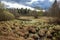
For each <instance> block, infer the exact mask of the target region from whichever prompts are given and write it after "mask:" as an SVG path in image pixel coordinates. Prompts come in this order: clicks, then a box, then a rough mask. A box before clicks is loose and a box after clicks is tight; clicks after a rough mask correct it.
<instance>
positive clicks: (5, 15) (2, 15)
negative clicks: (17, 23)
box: [0, 11, 15, 21]
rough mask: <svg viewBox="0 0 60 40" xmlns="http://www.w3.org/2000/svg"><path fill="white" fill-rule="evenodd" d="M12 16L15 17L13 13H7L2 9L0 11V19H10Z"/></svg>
mask: <svg viewBox="0 0 60 40" xmlns="http://www.w3.org/2000/svg"><path fill="white" fill-rule="evenodd" d="M14 18H15V17H14V15H13V14H11V13H9V12H8V11H2V12H1V13H0V21H7V20H12V19H14Z"/></svg>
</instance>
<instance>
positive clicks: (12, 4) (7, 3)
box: [2, 1, 35, 10]
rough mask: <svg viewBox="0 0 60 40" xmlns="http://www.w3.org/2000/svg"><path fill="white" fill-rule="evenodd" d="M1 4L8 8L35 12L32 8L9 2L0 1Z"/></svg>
mask: <svg viewBox="0 0 60 40" xmlns="http://www.w3.org/2000/svg"><path fill="white" fill-rule="evenodd" d="M2 3H4V4H5V5H8V6H9V7H8V8H24V9H25V8H27V9H31V10H35V9H34V8H32V7H29V6H25V5H22V4H18V3H11V2H6V1H2Z"/></svg>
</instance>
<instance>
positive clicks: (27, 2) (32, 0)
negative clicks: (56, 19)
mask: <svg viewBox="0 0 60 40" xmlns="http://www.w3.org/2000/svg"><path fill="white" fill-rule="evenodd" d="M0 1H1V2H2V3H4V4H5V5H6V7H7V8H28V9H32V10H33V9H34V7H40V8H43V9H47V8H49V7H51V5H52V4H53V3H54V0H0Z"/></svg>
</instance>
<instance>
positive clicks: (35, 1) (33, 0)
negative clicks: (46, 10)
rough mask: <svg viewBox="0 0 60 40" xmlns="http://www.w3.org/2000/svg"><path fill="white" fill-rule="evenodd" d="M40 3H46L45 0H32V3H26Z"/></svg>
mask: <svg viewBox="0 0 60 40" xmlns="http://www.w3.org/2000/svg"><path fill="white" fill-rule="evenodd" d="M38 1H40V2H44V1H45V0H31V1H30V2H26V4H32V3H38Z"/></svg>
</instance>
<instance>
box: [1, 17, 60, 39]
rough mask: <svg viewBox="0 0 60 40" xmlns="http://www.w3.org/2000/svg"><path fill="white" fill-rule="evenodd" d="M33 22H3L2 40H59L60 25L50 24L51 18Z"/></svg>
mask: <svg viewBox="0 0 60 40" xmlns="http://www.w3.org/2000/svg"><path fill="white" fill-rule="evenodd" d="M31 20H32V21H21V20H12V21H1V22H0V40H38V39H39V40H59V39H60V25H55V24H48V23H47V22H50V21H49V18H46V17H43V18H42V17H41V18H40V19H31Z"/></svg>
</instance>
